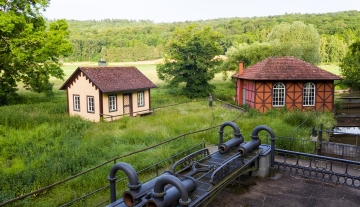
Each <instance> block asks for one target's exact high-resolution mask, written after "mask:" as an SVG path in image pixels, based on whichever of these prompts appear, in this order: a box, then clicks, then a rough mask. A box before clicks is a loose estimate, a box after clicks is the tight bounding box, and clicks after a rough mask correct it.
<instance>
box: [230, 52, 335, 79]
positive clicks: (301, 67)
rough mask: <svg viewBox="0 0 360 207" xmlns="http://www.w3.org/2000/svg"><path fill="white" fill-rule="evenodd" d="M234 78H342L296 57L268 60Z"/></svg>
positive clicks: (235, 75) (237, 74)
mask: <svg viewBox="0 0 360 207" xmlns="http://www.w3.org/2000/svg"><path fill="white" fill-rule="evenodd" d="M232 77H234V78H240V79H247V80H341V79H342V78H341V77H340V76H337V75H335V74H332V73H330V72H328V71H326V70H324V69H321V68H319V67H316V66H314V65H311V64H310V63H308V62H305V61H302V60H299V59H297V58H295V57H274V58H267V59H265V60H263V61H261V62H259V63H257V64H255V65H252V66H250V67H248V68H247V69H245V70H244V72H243V74H241V75H240V74H239V72H238V73H236V74H234V75H232Z"/></svg>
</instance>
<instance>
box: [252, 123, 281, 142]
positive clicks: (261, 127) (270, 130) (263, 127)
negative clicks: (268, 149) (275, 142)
mask: <svg viewBox="0 0 360 207" xmlns="http://www.w3.org/2000/svg"><path fill="white" fill-rule="evenodd" d="M261 130H265V131H267V132H269V134H270V137H271V139H275V133H274V131H273V130H272V129H271V128H270V127H268V126H266V125H260V126H257V127H255V128H254V130H253V131H252V133H251V138H252V139H258V138H259V136H258V135H259V132H260V131H261Z"/></svg>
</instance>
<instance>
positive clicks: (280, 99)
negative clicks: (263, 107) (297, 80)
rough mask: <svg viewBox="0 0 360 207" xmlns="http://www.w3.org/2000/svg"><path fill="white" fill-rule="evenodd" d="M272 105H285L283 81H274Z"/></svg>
mask: <svg viewBox="0 0 360 207" xmlns="http://www.w3.org/2000/svg"><path fill="white" fill-rule="evenodd" d="M272 105H273V106H284V105H285V85H284V84H283V83H276V84H275V85H274V87H273V101H272Z"/></svg>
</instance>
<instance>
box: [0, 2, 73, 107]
mask: <svg viewBox="0 0 360 207" xmlns="http://www.w3.org/2000/svg"><path fill="white" fill-rule="evenodd" d="M48 3H49V2H48V1H46V0H45V1H43V0H34V1H25V0H20V1H9V2H7V3H5V2H2V3H1V4H0V8H1V11H2V12H0V19H1V21H0V28H1V29H0V48H1V51H0V62H1V64H0V105H3V104H7V100H8V99H9V97H10V96H12V95H13V94H14V93H15V91H16V90H17V82H19V81H22V82H23V84H24V87H25V88H26V89H28V90H32V91H35V92H39V93H40V92H49V91H51V89H52V83H50V82H49V78H50V76H54V77H56V78H62V77H63V76H64V73H63V71H62V70H61V68H60V65H61V64H60V61H59V58H60V57H63V56H68V55H70V54H71V51H72V46H71V43H70V42H69V40H68V39H67V38H68V36H69V33H68V32H67V27H68V26H67V23H66V21H65V20H58V21H56V22H52V23H51V24H50V25H49V28H48V29H46V22H45V20H44V19H43V18H42V16H41V15H39V10H40V9H43V8H46V6H47V5H48Z"/></svg>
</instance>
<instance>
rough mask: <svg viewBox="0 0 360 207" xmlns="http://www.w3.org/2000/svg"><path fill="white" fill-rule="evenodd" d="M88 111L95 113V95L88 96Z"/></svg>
mask: <svg viewBox="0 0 360 207" xmlns="http://www.w3.org/2000/svg"><path fill="white" fill-rule="evenodd" d="M87 111H88V112H89V113H95V107H94V96H87Z"/></svg>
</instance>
